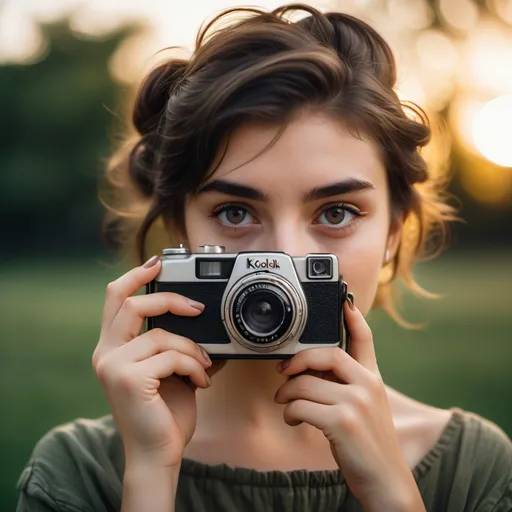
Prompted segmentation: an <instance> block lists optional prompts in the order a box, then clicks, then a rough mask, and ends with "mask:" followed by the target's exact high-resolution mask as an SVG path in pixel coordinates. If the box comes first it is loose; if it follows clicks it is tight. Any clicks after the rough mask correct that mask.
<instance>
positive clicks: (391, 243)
mask: <svg viewBox="0 0 512 512" xmlns="http://www.w3.org/2000/svg"><path fill="white" fill-rule="evenodd" d="M404 222H405V216H404V214H403V213H400V215H397V216H396V217H395V218H394V219H393V220H392V221H391V225H390V227H389V233H388V240H387V244H386V250H387V251H389V261H392V260H393V258H394V257H395V256H396V253H397V251H398V248H399V247H400V241H401V240H402V232H403V228H404Z"/></svg>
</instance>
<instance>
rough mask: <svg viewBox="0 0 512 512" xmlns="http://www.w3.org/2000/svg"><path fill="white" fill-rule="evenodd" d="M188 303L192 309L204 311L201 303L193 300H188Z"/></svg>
mask: <svg viewBox="0 0 512 512" xmlns="http://www.w3.org/2000/svg"><path fill="white" fill-rule="evenodd" d="M188 303H189V304H190V305H191V306H192V307H193V308H196V309H198V310H199V311H203V309H204V304H203V303H202V302H197V301H195V300H192V299H188Z"/></svg>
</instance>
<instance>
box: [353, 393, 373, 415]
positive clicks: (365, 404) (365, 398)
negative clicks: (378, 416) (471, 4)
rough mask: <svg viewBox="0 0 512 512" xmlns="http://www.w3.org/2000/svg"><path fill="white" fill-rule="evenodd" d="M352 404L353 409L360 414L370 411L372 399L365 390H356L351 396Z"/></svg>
mask: <svg viewBox="0 0 512 512" xmlns="http://www.w3.org/2000/svg"><path fill="white" fill-rule="evenodd" d="M352 403H353V405H354V408H355V409H356V410H357V411H358V412H359V413H361V412H364V411H367V410H369V409H370V407H371V405H372V397H371V395H370V393H368V391H366V390H365V389H358V390H357V392H354V394H353V397H352Z"/></svg>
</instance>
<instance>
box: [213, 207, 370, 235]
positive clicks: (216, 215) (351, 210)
mask: <svg viewBox="0 0 512 512" xmlns="http://www.w3.org/2000/svg"><path fill="white" fill-rule="evenodd" d="M231 208H239V209H241V210H245V211H247V212H249V213H250V214H251V215H252V216H254V215H253V214H252V212H251V209H250V208H248V207H247V206H245V205H243V204H239V203H224V204H222V205H220V206H218V207H217V208H215V209H214V210H213V211H212V212H211V213H210V214H209V216H210V217H212V218H213V219H214V220H215V221H216V222H217V223H218V224H219V226H220V228H221V230H222V231H224V230H226V231H230V232H232V233H235V232H236V231H237V230H240V229H243V228H245V227H246V226H249V225H251V224H252V223H250V224H245V225H237V226H236V225H233V226H228V225H226V224H223V223H222V222H220V221H219V216H220V215H221V214H222V213H223V212H226V211H228V210H230V209H231ZM333 208H342V209H343V210H345V211H348V212H349V213H351V214H352V215H354V216H355V219H354V220H352V221H351V222H350V223H349V224H346V225H344V226H341V227H336V225H335V224H331V225H330V226H329V225H328V224H321V223H319V222H315V224H317V225H318V224H320V225H322V226H329V227H328V228H327V229H329V230H330V231H336V232H342V231H347V230H351V229H354V228H355V227H356V225H357V224H358V222H359V221H360V218H361V217H363V216H364V215H366V212H362V211H360V210H358V209H356V208H354V207H353V206H350V205H347V204H346V203H334V204H329V205H325V206H324V207H323V209H322V210H321V211H320V212H319V213H318V215H317V218H318V217H319V216H320V215H322V214H323V213H325V212H327V211H329V210H330V209H333Z"/></svg>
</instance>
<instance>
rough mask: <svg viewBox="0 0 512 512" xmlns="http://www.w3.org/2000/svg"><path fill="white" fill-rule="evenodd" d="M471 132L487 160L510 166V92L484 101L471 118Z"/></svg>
mask: <svg viewBox="0 0 512 512" xmlns="http://www.w3.org/2000/svg"><path fill="white" fill-rule="evenodd" d="M472 134H473V139H474V141H475V145H476V147H477V148H478V150H479V151H480V152H481V153H482V155H484V156H485V157H486V158H487V159H488V160H490V161H491V162H494V163H496V164H498V165H502V166H505V167H512V94H507V95H505V96H500V97H498V98H495V99H493V100H491V101H489V102H488V103H486V104H485V105H484V106H483V107H482V108H481V109H480V110H479V111H478V113H477V114H476V115H475V117H474V119H473V123H472Z"/></svg>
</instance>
